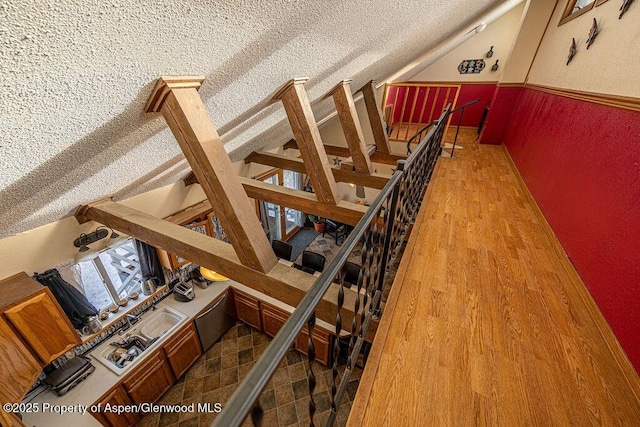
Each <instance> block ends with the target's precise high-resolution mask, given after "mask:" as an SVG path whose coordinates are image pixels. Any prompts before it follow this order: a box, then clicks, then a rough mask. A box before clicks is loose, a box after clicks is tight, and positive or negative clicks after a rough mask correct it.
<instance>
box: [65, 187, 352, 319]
mask: <svg viewBox="0 0 640 427" xmlns="http://www.w3.org/2000/svg"><path fill="white" fill-rule="evenodd" d="M76 218H77V219H78V221H80V222H86V221H89V220H91V221H96V222H99V223H100V224H104V225H106V226H107V227H110V228H113V229H115V230H118V231H121V232H122V233H125V234H128V235H130V236H132V237H135V238H136V239H138V240H141V241H144V242H146V243H148V244H150V245H152V246H155V247H158V248H160V249H164V250H165V251H167V252H171V253H175V254H177V255H179V256H181V257H183V258H185V259H188V260H190V261H192V262H194V263H196V264H198V265H201V266H203V267H206V268H209V269H211V270H214V271H216V272H219V273H220V274H222V275H224V276H227V277H229V278H230V279H232V280H235V281H236V282H239V283H242V284H244V285H246V286H249V287H250V288H252V289H255V290H256V291H258V292H262V293H264V294H266V295H268V296H270V297H272V298H275V299H277V300H279V301H282V302H284V303H285V304H288V305H290V306H293V307H297V306H298V304H299V303H300V300H302V298H303V297H304V295H305V294H306V293H307V292H308V291H309V289H310V288H311V286H313V284H314V283H315V280H316V277H315V276H313V275H310V274H307V273H305V272H303V271H300V270H297V269H295V268H291V267H287V266H285V265H283V264H280V263H277V264H276V265H275V266H274V267H273V268H272V269H271V270H270V271H269V272H268V273H266V274H264V273H261V272H259V271H256V270H255V269H252V268H250V267H247V266H245V265H242V264H241V263H240V260H239V258H238V256H237V255H236V252H235V251H234V248H233V247H232V246H231V245H230V244H229V243H225V242H223V241H221V240H217V239H214V238H213V237H209V236H207V235H204V234H200V233H198V232H195V231H193V230H189V229H188V228H185V227H181V226H180V225H177V224H173V223H171V222H169V221H165V220H163V219H160V218H156V217H154V216H151V215H149V214H146V213H144V212H141V211H138V210H136V209H133V208H130V207H127V206H124V205H122V204H119V203H115V202H112V201H110V200H104V201H99V202H97V203H94V204H91V205H85V206H81V207H80V208H78V210H77V211H76ZM334 288H335V287H331V288H330V289H329V290H328V291H327V293H326V294H325V295H324V297H323V299H322V301H321V302H320V303H319V305H318V307H317V308H316V316H317V317H318V318H319V319H322V320H324V321H325V322H328V323H330V324H335V319H336V313H337V305H336V301H337V289H334ZM347 291H350V292H347ZM355 297H356V293H355V292H354V291H352V290H350V289H345V302H344V307H343V309H342V311H341V314H342V316H343V324H344V325H350V324H351V319H353V309H350V307H354V301H355ZM350 310H351V311H350ZM345 317H346V318H348V319H349V320H346V321H345Z"/></svg>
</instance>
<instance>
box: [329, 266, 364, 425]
mask: <svg viewBox="0 0 640 427" xmlns="http://www.w3.org/2000/svg"><path fill="white" fill-rule="evenodd" d="M358 276H360V274H358ZM345 277H346V263H345V264H343V265H342V269H341V270H340V279H339V280H338V282H339V284H338V310H337V313H336V337H335V339H334V340H333V366H332V369H331V371H332V372H331V376H332V382H331V410H332V411H333V412H336V413H337V412H338V404H337V402H336V391H337V384H336V383H337V381H336V380H337V378H338V357H339V356H340V332H341V331H342V315H341V311H342V305H343V304H344V279H345Z"/></svg>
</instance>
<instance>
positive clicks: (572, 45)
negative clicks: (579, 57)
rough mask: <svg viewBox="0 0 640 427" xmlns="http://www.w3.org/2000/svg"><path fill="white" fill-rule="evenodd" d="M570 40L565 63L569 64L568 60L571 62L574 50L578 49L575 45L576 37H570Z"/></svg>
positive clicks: (574, 54)
mask: <svg viewBox="0 0 640 427" xmlns="http://www.w3.org/2000/svg"><path fill="white" fill-rule="evenodd" d="M571 40H572V42H571V48H570V49H569V56H568V57H567V65H569V62H571V60H572V59H573V57H574V56H576V52H577V51H578V45H576V39H575V38H572V39H571Z"/></svg>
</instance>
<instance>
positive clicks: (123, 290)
mask: <svg viewBox="0 0 640 427" xmlns="http://www.w3.org/2000/svg"><path fill="white" fill-rule="evenodd" d="M78 265H79V266H80V277H81V279H82V287H83V288H84V291H85V295H86V296H87V299H88V300H89V301H90V302H91V303H92V304H93V305H94V306H95V307H96V308H97V309H98V310H101V309H103V308H106V307H108V306H110V305H112V304H113V303H114V302H115V301H118V300H119V299H121V298H126V297H128V296H129V295H130V294H131V293H132V292H134V291H138V292H139V291H140V283H141V282H142V275H141V274H140V260H139V259H138V252H137V251H136V249H135V246H134V244H133V240H132V239H128V240H126V241H125V242H124V243H122V244H121V245H119V246H117V247H115V248H109V249H106V250H104V251H102V252H100V253H99V254H98V256H96V257H95V258H93V259H91V260H88V261H81V262H79V263H78Z"/></svg>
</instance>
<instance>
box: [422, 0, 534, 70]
mask: <svg viewBox="0 0 640 427" xmlns="http://www.w3.org/2000/svg"><path fill="white" fill-rule="evenodd" d="M524 7H525V2H522V3H521V4H519V5H518V6H516V7H514V8H513V9H511V11H509V12H508V13H506V14H505V15H503V16H502V17H501V18H499V19H497V20H495V21H493V22H492V23H490V24H488V25H487V28H485V30H484V31H482V32H481V33H478V34H476V35H474V36H473V37H471V38H470V39H468V40H467V41H465V42H464V43H463V44H461V45H460V46H458V47H456V48H455V49H453V50H452V51H451V52H449V53H447V54H446V55H445V56H443V57H442V58H440V59H439V60H438V61H437V62H435V63H434V64H432V65H430V66H429V67H427V68H425V69H424V70H422V71H421V72H419V73H418V74H416V75H415V76H413V77H412V78H411V79H410V81H424V82H490V81H491V82H493V81H498V80H499V79H500V76H501V75H502V70H504V66H505V64H506V60H507V56H508V55H509V52H510V50H511V45H512V44H513V41H514V38H515V36H516V34H517V33H518V30H519V29H520V18H521V17H522V12H523V10H524ZM491 46H493V56H492V57H491V58H485V55H486V53H487V51H489V49H490V48H491ZM465 59H484V60H485V62H486V64H487V65H486V68H485V69H484V70H482V72H480V73H478V74H460V73H459V72H458V65H459V64H460V63H461V62H462V61H463V60H465ZM496 60H498V61H499V62H498V65H499V68H498V71H491V67H492V66H493V64H495V62H496Z"/></svg>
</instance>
